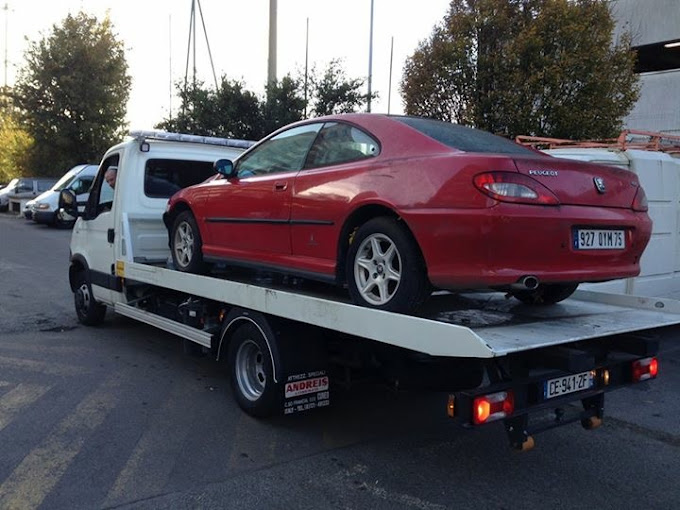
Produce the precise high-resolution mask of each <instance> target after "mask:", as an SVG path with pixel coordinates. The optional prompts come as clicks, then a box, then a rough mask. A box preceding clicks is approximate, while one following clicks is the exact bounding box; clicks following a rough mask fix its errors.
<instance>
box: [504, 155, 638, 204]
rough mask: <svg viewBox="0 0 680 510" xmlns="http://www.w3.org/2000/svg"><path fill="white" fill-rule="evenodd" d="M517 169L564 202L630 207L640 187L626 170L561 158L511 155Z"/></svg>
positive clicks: (636, 180)
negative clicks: (513, 156)
mask: <svg viewBox="0 0 680 510" xmlns="http://www.w3.org/2000/svg"><path fill="white" fill-rule="evenodd" d="M513 160H514V162H515V166H516V167H517V170H518V171H519V172H520V173H522V174H524V175H527V176H529V177H531V178H533V179H536V180H537V181H539V182H540V183H541V184H543V185H544V186H546V187H547V188H548V189H550V190H551V191H552V192H553V193H554V194H555V195H556V196H557V198H558V199H559V200H560V203H561V204H564V205H587V206H597V207H619V208H627V209H630V208H631V206H632V204H633V199H634V198H635V193H636V192H637V189H638V187H639V182H638V178H637V176H636V175H635V174H634V173H633V172H630V171H628V170H623V169H620V168H614V167H608V166H604V165H595V164H592V163H586V162H583V161H574V160H568V159H560V158H517V157H515V158H513Z"/></svg>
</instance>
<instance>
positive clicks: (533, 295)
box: [510, 283, 578, 305]
mask: <svg viewBox="0 0 680 510" xmlns="http://www.w3.org/2000/svg"><path fill="white" fill-rule="evenodd" d="M577 287H578V283H550V284H545V283H541V284H539V286H538V287H536V288H535V289H533V290H513V291H511V292H510V294H512V296H513V297H514V298H515V299H519V300H520V301H521V302H522V303H524V304H527V305H554V304H555V303H559V302H560V301H564V300H565V299H567V298H568V297H569V296H571V295H572V294H573V293H574V292H575V291H576V289H577Z"/></svg>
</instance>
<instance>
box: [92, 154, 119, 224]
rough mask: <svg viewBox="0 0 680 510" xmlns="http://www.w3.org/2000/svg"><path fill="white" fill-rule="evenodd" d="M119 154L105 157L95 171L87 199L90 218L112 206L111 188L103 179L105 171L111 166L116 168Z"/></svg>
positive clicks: (108, 209)
mask: <svg viewBox="0 0 680 510" xmlns="http://www.w3.org/2000/svg"><path fill="white" fill-rule="evenodd" d="M119 160H120V156H119V155H118V154H114V155H113V156H110V157H108V158H106V159H105V160H104V161H103V162H102V164H101V166H100V167H99V171H98V172H97V177H96V178H95V180H94V183H93V184H92V189H91V190H90V198H89V200H88V207H87V208H88V211H89V216H90V218H94V217H96V216H98V215H99V214H101V213H102V212H104V211H110V210H111V207H112V206H113V193H114V191H113V188H112V187H111V186H110V185H109V184H108V183H107V182H106V180H105V179H104V174H105V173H106V171H107V170H108V169H110V168H112V167H115V168H118V161H119Z"/></svg>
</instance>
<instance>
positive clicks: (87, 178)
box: [31, 165, 98, 226]
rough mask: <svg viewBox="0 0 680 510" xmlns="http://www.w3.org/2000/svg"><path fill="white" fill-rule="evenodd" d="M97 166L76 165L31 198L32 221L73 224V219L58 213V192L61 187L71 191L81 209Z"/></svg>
mask: <svg viewBox="0 0 680 510" xmlns="http://www.w3.org/2000/svg"><path fill="white" fill-rule="evenodd" d="M97 168H98V166H97V165H78V166H74V167H73V168H71V169H70V170H69V171H68V172H66V173H65V174H64V175H63V176H62V177H61V179H59V180H58V181H57V183H56V184H55V185H54V186H53V187H52V188H51V189H50V190H48V191H46V192H45V193H43V194H42V195H40V196H38V197H36V198H35V200H33V204H32V209H31V212H32V217H33V221H35V222H36V223H45V224H48V225H54V226H71V225H73V220H71V219H64V218H61V216H60V215H59V205H58V203H59V192H60V191H61V190H63V189H70V190H71V191H73V193H74V194H75V195H76V198H77V201H78V206H79V210H80V211H82V210H83V209H84V206H85V203H86V202H87V199H88V197H89V193H90V186H91V185H92V181H93V180H94V177H95V175H96V174H97Z"/></svg>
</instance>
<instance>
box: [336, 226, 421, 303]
mask: <svg viewBox="0 0 680 510" xmlns="http://www.w3.org/2000/svg"><path fill="white" fill-rule="evenodd" d="M346 274H347V284H348V287H349V294H350V296H351V298H352V301H353V302H354V303H355V304H358V305H362V306H366V307H369V308H377V309H380V310H387V311H391V312H400V313H409V312H411V311H413V310H415V309H416V308H418V306H420V305H421V304H423V302H424V301H425V299H427V297H428V296H429V294H430V283H429V281H428V279H427V275H426V272H425V264H424V263H423V261H422V256H421V254H420V250H419V249H418V246H417V245H416V243H415V241H414V240H413V238H412V237H411V235H410V233H409V232H408V231H406V229H405V228H404V227H402V226H401V225H399V224H398V223H397V221H396V220H395V219H393V218H388V217H379V218H374V219H372V220H370V221H368V222H366V223H364V224H363V225H362V226H361V227H360V228H359V229H358V230H357V232H356V235H355V236H354V239H353V240H352V243H351V244H350V247H349V252H348V254H347V271H346Z"/></svg>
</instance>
